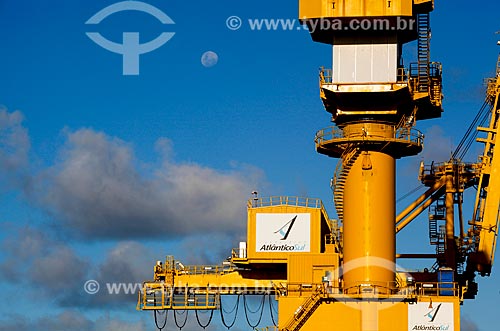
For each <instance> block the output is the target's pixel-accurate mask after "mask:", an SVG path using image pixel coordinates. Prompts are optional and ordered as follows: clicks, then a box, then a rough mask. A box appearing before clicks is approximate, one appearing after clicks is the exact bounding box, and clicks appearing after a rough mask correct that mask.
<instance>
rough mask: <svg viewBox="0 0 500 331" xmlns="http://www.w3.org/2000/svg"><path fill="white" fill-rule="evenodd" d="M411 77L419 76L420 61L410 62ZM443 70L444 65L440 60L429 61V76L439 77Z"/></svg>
mask: <svg viewBox="0 0 500 331" xmlns="http://www.w3.org/2000/svg"><path fill="white" fill-rule="evenodd" d="M409 71H410V78H417V77H419V67H418V62H413V63H410V70H409ZM442 72H443V65H442V64H441V63H440V62H431V63H429V78H439V77H441V75H442Z"/></svg>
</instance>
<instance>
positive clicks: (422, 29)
mask: <svg viewBox="0 0 500 331" xmlns="http://www.w3.org/2000/svg"><path fill="white" fill-rule="evenodd" d="M417 24H418V41H417V44H418V92H429V85H430V78H429V76H430V40H431V30H430V14H429V13H424V14H418V15H417Z"/></svg>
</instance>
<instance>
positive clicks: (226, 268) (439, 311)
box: [137, 0, 500, 331]
mask: <svg viewBox="0 0 500 331" xmlns="http://www.w3.org/2000/svg"><path fill="white" fill-rule="evenodd" d="M433 9H434V1H433V0H391V1H373V0H350V1H347V0H300V1H299V17H300V19H301V20H302V21H303V23H304V24H307V26H308V27H309V30H310V33H311V36H312V39H313V40H314V41H318V42H322V43H327V44H330V45H332V46H333V68H332V69H325V68H322V69H321V70H320V77H319V83H320V97H321V100H322V101H323V104H324V107H325V110H326V111H327V112H329V113H330V114H331V116H332V121H333V122H334V124H335V125H334V126H331V127H329V128H326V129H323V130H320V131H318V132H317V134H316V138H315V144H316V150H317V152H318V153H321V154H324V155H327V156H329V157H333V158H339V159H340V160H339V162H338V164H337V167H336V169H335V173H334V176H333V178H332V181H331V186H332V190H333V197H334V199H333V200H334V204H335V208H336V211H337V216H338V220H333V219H331V218H330V217H329V216H328V214H327V212H326V210H325V208H324V206H323V203H322V202H321V200H319V199H312V198H300V197H270V198H261V197H258V196H257V194H256V193H255V195H254V197H253V198H252V199H250V200H249V201H248V205H247V209H248V221H247V222H248V223H247V241H245V242H241V243H240V244H239V247H237V248H235V249H233V250H232V252H231V256H230V257H229V258H228V259H227V260H226V261H224V263H223V264H222V265H220V266H184V265H183V264H182V263H181V262H180V261H176V260H174V258H173V257H171V256H169V257H167V259H166V261H165V262H164V263H163V262H157V264H156V266H155V268H154V279H153V280H151V281H146V282H145V283H144V287H143V290H142V291H141V293H140V294H139V300H138V305H137V308H138V309H140V310H153V311H154V312H155V321H157V320H156V313H157V312H158V311H162V310H167V311H174V314H175V312H176V311H195V312H197V311H199V310H208V311H212V313H213V311H215V310H219V311H220V314H221V320H222V322H223V323H224V325H225V326H226V327H228V328H230V327H231V326H232V323H229V324H227V323H226V321H225V319H224V316H223V311H224V309H223V307H222V296H224V295H232V296H237V297H238V298H239V297H240V296H243V299H245V296H246V295H266V296H269V298H270V299H272V300H276V301H277V305H278V318H277V320H273V322H274V323H275V325H274V326H271V327H266V328H263V329H262V330H266V331H268V330H275V331H276V330H278V331H292V330H294V331H296V330H306V331H317V330H323V329H327V328H328V329H335V330H349V331H356V330H360V331H375V330H380V331H399V330H401V331H402V330H404V331H406V330H449V331H451V330H455V331H459V330H460V309H459V306H460V304H461V303H462V302H463V300H464V299H468V298H474V296H475V294H476V292H477V285H476V283H475V282H474V280H475V275H476V273H480V274H481V275H489V274H490V272H491V266H492V264H493V260H494V252H495V246H496V238H497V235H498V222H499V214H498V211H499V204H500V201H499V199H500V174H499V171H500V151H497V150H496V146H500V144H499V143H500V142H499V141H498V139H499V138H498V137H499V135H498V130H500V126H499V124H500V123H498V118H499V112H500V109H499V108H500V105H499V95H500V58H499V62H498V66H497V67H498V68H499V70H498V72H497V77H496V78H495V79H491V80H490V81H489V85H488V96H487V100H486V104H487V105H489V106H490V107H489V110H491V112H490V115H489V117H490V125H489V126H488V127H484V128H483V127H480V128H478V130H479V131H481V132H486V133H487V137H486V138H485V139H478V141H481V142H483V143H485V149H484V154H483V155H482V156H481V158H480V162H479V163H464V162H462V161H461V160H460V159H458V158H455V157H454V158H452V159H451V160H450V161H448V162H444V163H432V164H431V165H430V166H425V165H423V164H422V166H421V168H420V175H419V178H420V180H421V181H422V183H423V184H424V185H425V186H427V187H429V189H428V190H427V191H426V192H425V193H424V194H422V196H420V197H419V198H417V199H416V200H415V201H414V202H413V203H412V204H410V206H408V208H406V209H404V210H403V211H402V212H401V213H400V214H399V215H396V208H395V201H396V199H395V187H396V183H395V181H396V160H397V159H399V158H402V157H406V156H412V155H417V154H418V153H420V152H421V151H422V149H423V135H422V134H421V133H420V132H419V131H418V130H416V129H414V126H415V124H416V123H417V121H418V120H425V119H432V118H438V117H440V116H441V112H442V94H441V90H442V86H441V73H442V69H441V65H440V64H439V63H435V62H431V61H430V53H429V47H430V21H429V13H430V12H431V11H432V10H433ZM414 40H417V45H418V54H417V60H418V61H417V62H416V63H413V64H410V66H409V67H405V66H404V63H403V59H402V47H403V45H404V44H405V43H407V42H410V41H414ZM484 109H486V108H484ZM486 115H487V114H486ZM473 186H477V187H478V194H477V198H476V203H475V208H474V215H473V217H472V220H471V221H470V222H469V224H470V229H469V231H466V230H465V224H464V223H465V221H464V219H463V215H462V202H463V192H464V191H465V190H466V189H467V188H469V187H473ZM457 208H458V209H457ZM426 209H429V210H430V212H429V237H430V243H431V244H432V245H436V254H396V233H397V232H399V231H401V230H402V229H404V228H405V226H407V225H408V224H409V223H410V222H411V221H412V220H413V219H415V218H416V217H417V216H418V215H420V214H421V213H422V212H423V211H424V210H426ZM456 215H457V216H458V217H459V225H456V222H455V218H456ZM442 223H444V224H442ZM457 228H458V230H459V235H457V234H456V232H457ZM397 257H399V258H435V259H436V263H435V264H434V266H433V267H432V269H431V270H427V269H426V270H424V271H415V272H408V271H405V270H402V269H401V268H400V267H398V266H397V265H396V263H395V262H396V258H397ZM464 264H465V266H466V268H465V269H464V268H463V267H464ZM238 300H239V299H238ZM272 300H270V302H271V301H272ZM238 302H239V301H237V302H236V307H237V306H238ZM244 308H245V309H246V304H244ZM236 311H237V310H236ZM271 314H272V308H271ZM175 316H176V315H175ZM196 316H197V319H198V315H196ZM271 317H272V316H271ZM259 320H260V319H259ZM247 321H248V317H247ZM176 323H177V320H176ZM198 323H200V321H199V319H198ZM233 323H234V322H233ZM249 324H250V322H249ZM257 324H258V323H257ZM157 326H158V328H159V329H160V330H161V329H163V327H164V326H165V325H161V323H160V325H158V323H157ZM178 326H179V325H178ZM200 326H202V327H204V325H202V324H200ZM179 327H181V328H182V325H180V326H179ZM255 327H256V325H251V328H252V329H254V328H255Z"/></svg>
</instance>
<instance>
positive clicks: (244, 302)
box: [243, 295, 266, 329]
mask: <svg viewBox="0 0 500 331" xmlns="http://www.w3.org/2000/svg"><path fill="white" fill-rule="evenodd" d="M265 299H266V296H265V295H263V296H262V300H261V303H260V305H259V308H260V316H259V320H258V321H257V323H256V324H254V325H252V323H250V319H249V318H248V311H247V310H250V309H248V307H247V303H246V296H245V295H244V296H243V306H244V307H245V318H246V320H247V323H248V326H249V327H251V328H252V329H255V328H256V327H257V325H259V324H260V321H261V320H262V314H263V313H264V300H265ZM259 308H257V310H256V311H255V313H256V312H258V311H259ZM250 312H251V311H250Z"/></svg>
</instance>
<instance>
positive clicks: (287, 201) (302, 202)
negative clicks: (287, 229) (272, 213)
mask: <svg viewBox="0 0 500 331" xmlns="http://www.w3.org/2000/svg"><path fill="white" fill-rule="evenodd" d="M272 206H292V207H307V208H317V209H325V207H324V205H323V202H322V201H321V199H317V198H304V197H288V196H273V197H265V198H252V199H249V200H248V208H259V207H272Z"/></svg>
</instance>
